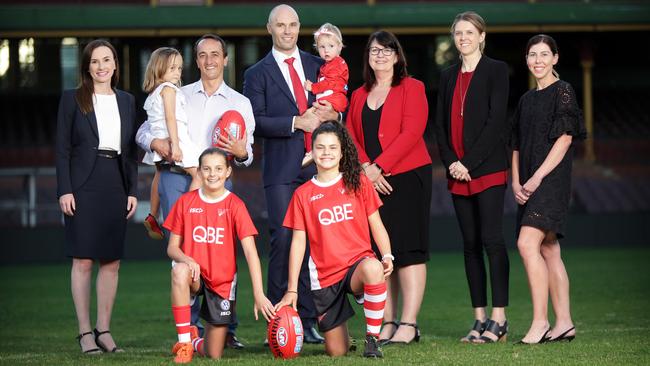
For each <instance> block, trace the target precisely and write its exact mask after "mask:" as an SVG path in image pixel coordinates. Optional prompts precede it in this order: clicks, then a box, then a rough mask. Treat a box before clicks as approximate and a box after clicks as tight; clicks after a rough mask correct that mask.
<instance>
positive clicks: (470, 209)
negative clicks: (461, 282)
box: [452, 185, 510, 308]
mask: <svg viewBox="0 0 650 366" xmlns="http://www.w3.org/2000/svg"><path fill="white" fill-rule="evenodd" d="M505 190H506V186H505V185H501V186H495V187H491V188H488V189H486V190H485V191H483V192H481V193H478V194H475V195H471V196H460V195H455V194H452V200H453V201H454V208H455V209H456V218H457V219H458V224H459V225H460V231H461V233H462V235H463V244H464V248H463V250H464V254H465V274H466V275H467V282H468V284H469V292H470V296H471V298H472V307H475V308H479V307H485V306H487V284H486V273H485V262H484V260H483V248H485V252H486V253H487V257H488V262H489V263H490V283H491V289H492V306H493V307H505V306H508V279H509V272H510V263H509V261H508V252H507V251H506V246H505V242H504V239H503V198H504V195H505Z"/></svg>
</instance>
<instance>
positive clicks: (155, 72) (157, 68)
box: [142, 47, 181, 93]
mask: <svg viewBox="0 0 650 366" xmlns="http://www.w3.org/2000/svg"><path fill="white" fill-rule="evenodd" d="M176 57H181V53H180V52H178V50H177V49H175V48H171V47H160V48H158V49H157V50H155V51H153V52H152V53H151V57H150V58H149V63H147V70H146V71H145V72H144V82H142V90H144V91H145V92H146V93H151V92H152V91H154V90H155V89H156V87H157V86H158V85H160V84H162V83H163V77H164V76H165V73H166V72H167V69H168V68H169V64H170V63H172V60H174V59H175V58H176ZM176 86H178V87H180V85H176Z"/></svg>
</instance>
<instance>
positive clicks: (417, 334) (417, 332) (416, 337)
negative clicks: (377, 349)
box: [384, 322, 420, 346]
mask: <svg viewBox="0 0 650 366" xmlns="http://www.w3.org/2000/svg"><path fill="white" fill-rule="evenodd" d="M399 325H406V326H409V327H413V328H415V335H413V338H411V340H410V341H408V342H405V341H392V340H390V339H389V340H388V341H386V343H384V345H386V346H387V345H389V344H409V343H411V342H419V341H420V327H418V325H417V323H404V322H400V323H399Z"/></svg>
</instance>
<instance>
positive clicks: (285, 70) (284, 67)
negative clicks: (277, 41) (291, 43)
mask: <svg viewBox="0 0 650 366" xmlns="http://www.w3.org/2000/svg"><path fill="white" fill-rule="evenodd" d="M271 54H272V55H273V58H274V59H275V62H276V63H277V64H278V67H279V68H280V71H282V76H283V77H284V80H285V81H286V82H287V85H288V86H289V90H291V95H293V100H296V92H295V91H294V90H293V83H292V82H291V74H289V65H288V64H287V63H286V62H284V60H286V59H288V58H291V57H293V58H295V60H294V61H293V68H294V69H296V72H297V73H298V76H299V77H300V84H301V85H305V70H303V68H302V60H301V59H300V52H298V47H296V49H294V50H293V53H292V54H291V55H285V54H284V53H282V52H280V51H278V50H276V49H275V47H274V48H272V49H271ZM303 91H304V93H305V98H306V99H307V100H309V95H308V94H307V90H305V89H304V87H303Z"/></svg>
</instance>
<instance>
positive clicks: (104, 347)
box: [88, 328, 124, 353]
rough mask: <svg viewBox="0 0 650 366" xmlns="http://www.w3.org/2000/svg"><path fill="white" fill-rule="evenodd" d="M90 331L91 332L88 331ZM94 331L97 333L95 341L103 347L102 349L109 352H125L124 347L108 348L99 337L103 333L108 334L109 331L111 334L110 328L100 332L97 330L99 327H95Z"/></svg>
mask: <svg viewBox="0 0 650 366" xmlns="http://www.w3.org/2000/svg"><path fill="white" fill-rule="evenodd" d="M88 333H90V332H88ZM93 333H95V343H97V346H98V347H99V348H101V349H102V351H104V352H109V353H120V352H124V350H123V349H121V348H118V347H117V346H115V347H113V349H112V350H110V351H109V350H108V348H107V347H106V346H105V345H104V344H103V343H102V342H100V340H99V337H100V336H101V335H102V334H107V333H108V334H111V331H110V330H105V331H103V332H100V331H98V330H97V328H95V329H93Z"/></svg>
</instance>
